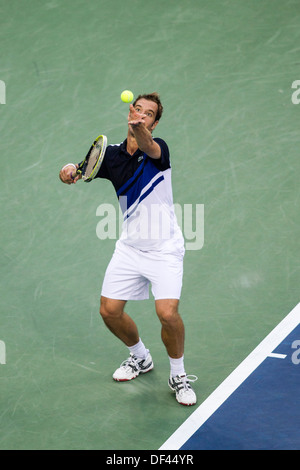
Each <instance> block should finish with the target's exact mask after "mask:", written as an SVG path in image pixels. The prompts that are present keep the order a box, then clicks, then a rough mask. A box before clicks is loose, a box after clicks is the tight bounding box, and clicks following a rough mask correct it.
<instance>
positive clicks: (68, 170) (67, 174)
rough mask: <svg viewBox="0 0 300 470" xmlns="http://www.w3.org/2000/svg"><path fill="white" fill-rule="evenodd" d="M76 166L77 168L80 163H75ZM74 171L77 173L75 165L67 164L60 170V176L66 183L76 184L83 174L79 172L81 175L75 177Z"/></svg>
mask: <svg viewBox="0 0 300 470" xmlns="http://www.w3.org/2000/svg"><path fill="white" fill-rule="evenodd" d="M75 166H76V169H77V168H78V165H75ZM74 173H75V168H74V166H73V165H66V166H64V167H63V168H62V169H61V170H60V172H59V178H60V180H61V181H62V182H63V183H65V184H75V183H76V182H77V181H78V180H79V179H81V177H82V176H81V174H79V175H76V176H75V178H73V174H74Z"/></svg>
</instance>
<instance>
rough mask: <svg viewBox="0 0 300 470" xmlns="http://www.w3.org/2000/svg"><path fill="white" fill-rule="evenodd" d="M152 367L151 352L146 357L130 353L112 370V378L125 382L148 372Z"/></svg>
mask: <svg viewBox="0 0 300 470" xmlns="http://www.w3.org/2000/svg"><path fill="white" fill-rule="evenodd" d="M153 367H154V365H153V361H152V357H151V354H148V356H147V357H146V359H140V358H138V357H136V356H135V355H134V354H130V357H129V358H128V359H126V361H124V362H122V364H121V365H120V367H119V368H118V369H117V370H116V371H115V372H114V374H113V379H114V380H116V381H117V382H126V381H128V380H132V379H135V378H136V377H138V376H139V375H140V374H145V373H146V372H150V370H152V369H153Z"/></svg>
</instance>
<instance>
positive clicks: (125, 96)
mask: <svg viewBox="0 0 300 470" xmlns="http://www.w3.org/2000/svg"><path fill="white" fill-rule="evenodd" d="M121 100H122V101H123V103H131V101H132V100H133V93H132V91H129V90H124V91H123V92H122V93H121Z"/></svg>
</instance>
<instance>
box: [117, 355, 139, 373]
mask: <svg viewBox="0 0 300 470" xmlns="http://www.w3.org/2000/svg"><path fill="white" fill-rule="evenodd" d="M120 367H131V369H132V370H138V367H139V366H138V358H137V357H136V356H134V355H133V354H130V357H129V358H128V359H126V360H125V361H123V362H122V364H121V366H120Z"/></svg>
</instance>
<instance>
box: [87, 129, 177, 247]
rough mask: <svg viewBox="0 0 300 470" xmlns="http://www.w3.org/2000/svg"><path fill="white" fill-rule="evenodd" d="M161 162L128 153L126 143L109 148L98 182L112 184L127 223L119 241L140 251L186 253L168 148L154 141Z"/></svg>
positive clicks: (138, 151)
mask: <svg viewBox="0 0 300 470" xmlns="http://www.w3.org/2000/svg"><path fill="white" fill-rule="evenodd" d="M154 141H155V142H157V143H158V145H159V146H160V148H161V158H159V159H154V158H151V157H149V156H148V155H146V154H145V153H143V152H142V151H141V150H139V149H138V150H137V151H136V152H135V153H134V154H133V155H130V154H129V153H128V152H127V139H126V140H125V141H124V142H122V143H121V144H118V145H108V146H107V149H106V152H105V156H104V159H103V162H102V165H101V167H100V170H99V172H98V174H97V176H96V178H105V179H108V180H109V181H111V182H112V184H113V186H114V188H115V191H116V193H117V197H118V199H119V203H120V206H121V209H122V213H123V217H124V222H123V227H122V234H121V237H120V240H122V241H123V242H124V243H126V244H128V245H131V246H133V247H135V248H137V249H139V250H141V251H162V252H168V253H174V252H175V253H180V254H183V253H184V241H183V236H182V233H181V230H180V228H179V226H178V224H177V220H176V216H175V212H174V206H173V193H172V182H171V165H170V154H169V148H168V146H167V144H166V142H165V141H164V140H162V139H160V138H154Z"/></svg>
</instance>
